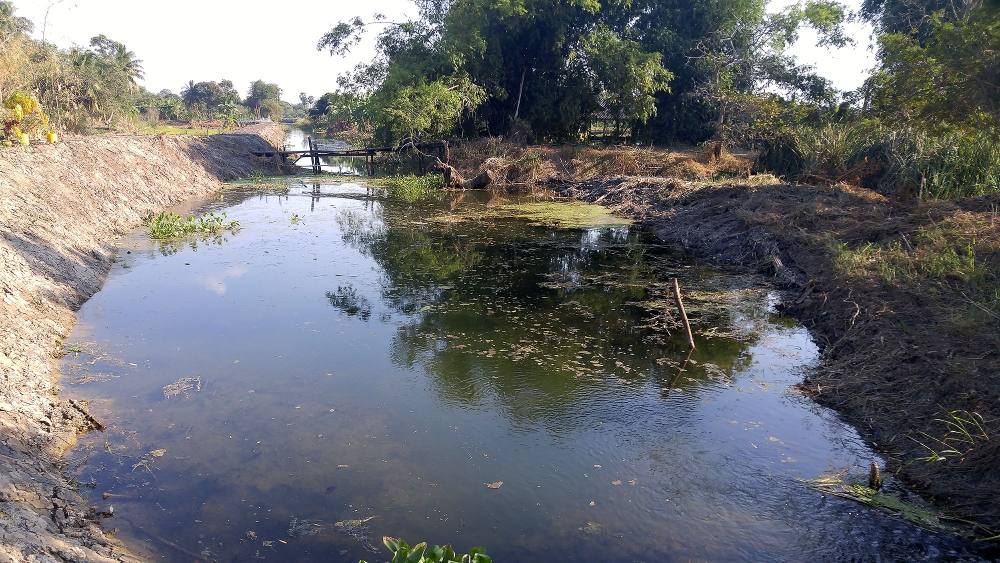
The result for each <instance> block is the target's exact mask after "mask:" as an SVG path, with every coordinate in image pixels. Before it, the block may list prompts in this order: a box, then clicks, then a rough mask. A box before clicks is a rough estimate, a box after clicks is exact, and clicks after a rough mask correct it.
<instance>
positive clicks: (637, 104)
mask: <svg viewBox="0 0 1000 563" xmlns="http://www.w3.org/2000/svg"><path fill="white" fill-rule="evenodd" d="M583 52H584V53H585V54H586V60H587V67H588V68H589V69H590V70H591V72H592V73H593V74H594V77H595V79H596V80H597V82H598V84H599V89H600V92H601V95H600V98H601V102H602V103H601V105H602V107H603V108H604V109H605V111H606V112H607V113H608V114H609V115H610V117H611V118H612V119H613V120H614V122H615V133H616V135H619V136H620V135H621V133H622V129H623V127H631V124H633V123H645V122H646V121H647V120H648V119H649V118H651V117H653V116H654V115H656V98H655V95H656V94H657V93H658V92H669V91H670V86H669V84H670V79H672V78H673V76H674V75H673V73H671V72H670V71H669V70H667V69H665V68H663V62H662V59H663V57H662V55H660V54H659V53H647V52H646V51H643V50H642V46H641V45H640V44H639V43H638V42H637V41H632V40H628V39H623V38H621V37H620V36H618V35H617V34H616V33H615V32H614V31H612V30H611V29H610V28H608V27H607V26H600V27H598V28H597V29H596V30H595V31H594V32H593V33H591V34H590V35H588V36H586V37H584V39H583Z"/></svg>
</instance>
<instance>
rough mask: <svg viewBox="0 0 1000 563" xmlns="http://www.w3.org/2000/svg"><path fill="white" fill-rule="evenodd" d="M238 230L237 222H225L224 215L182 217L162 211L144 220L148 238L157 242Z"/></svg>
mask: <svg viewBox="0 0 1000 563" xmlns="http://www.w3.org/2000/svg"><path fill="white" fill-rule="evenodd" d="M239 228H240V223H239V221H229V220H227V219H226V214H225V213H222V214H215V213H206V214H204V215H201V216H199V217H182V216H180V215H178V214H177V213H171V212H169V211H163V212H160V213H159V214H157V215H153V216H151V217H149V218H148V219H147V220H146V230H147V232H148V233H149V236H150V238H154V239H157V240H172V239H177V238H182V237H186V236H190V235H219V234H222V233H224V232H226V231H229V232H235V231H236V230H238V229H239Z"/></svg>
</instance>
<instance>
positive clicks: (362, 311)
mask: <svg viewBox="0 0 1000 563" xmlns="http://www.w3.org/2000/svg"><path fill="white" fill-rule="evenodd" d="M326 298H327V300H328V301H330V305H333V306H334V307H336V308H337V309H340V310H341V311H343V312H344V314H346V315H347V316H349V317H359V318H361V320H363V321H367V320H368V319H369V317H371V316H372V304H371V301H369V300H368V298H367V297H365V296H364V295H360V294H359V293H358V290H357V289H355V288H354V286H352V285H349V286H347V287H344V286H342V285H338V286H337V290H336V291H327V292H326Z"/></svg>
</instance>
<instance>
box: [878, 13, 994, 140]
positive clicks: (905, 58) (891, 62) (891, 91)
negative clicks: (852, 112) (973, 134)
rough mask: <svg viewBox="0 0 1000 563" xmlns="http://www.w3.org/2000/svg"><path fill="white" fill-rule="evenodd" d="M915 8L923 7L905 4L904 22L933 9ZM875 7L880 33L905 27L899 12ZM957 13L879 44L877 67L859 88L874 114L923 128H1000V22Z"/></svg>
mask: <svg viewBox="0 0 1000 563" xmlns="http://www.w3.org/2000/svg"><path fill="white" fill-rule="evenodd" d="M916 4H921V5H922V8H921V9H919V10H918V9H917V8H915V7H913V6H912V5H911V4H907V5H906V6H909V7H910V8H911V11H910V12H906V13H907V14H910V15H909V16H907V17H906V19H905V21H910V20H909V19H908V18H910V17H915V16H914V15H913V13H918V14H925V12H926V11H927V10H929V9H930V8H933V7H935V6H936V4H934V3H931V4H930V6H926V5H923V3H919V2H918V3H916ZM880 5H881V6H882V9H883V10H884V12H883V13H878V14H874V16H873V17H874V18H875V19H876V21H878V22H881V23H880V26H881V27H885V28H889V29H899V28H901V27H903V26H902V21H904V16H902V15H900V14H901V13H903V12H902V7H901V6H898V5H897V4H896V3H888V2H887V3H885V4H880ZM866 6H867V4H866ZM962 6H964V7H965V8H966V9H961V10H960V9H956V8H948V9H943V10H938V11H935V12H933V13H931V14H929V15H925V17H921V18H920V19H919V20H918V23H919V25H914V26H912V27H910V28H909V29H906V30H905V31H890V32H887V33H883V34H881V35H880V36H879V37H878V45H879V66H878V67H877V68H876V70H875V72H874V73H873V74H872V76H871V77H870V78H869V79H868V81H867V82H866V83H865V87H864V93H865V97H866V99H867V101H868V103H869V105H870V107H871V110H872V111H873V112H874V113H875V114H877V115H880V116H884V117H888V118H892V119H896V120H902V121H905V122H908V123H916V124H917V125H919V126H920V127H921V128H925V129H939V130H940V129H947V128H950V127H965V128H969V129H976V128H983V127H998V126H1000V81H998V79H997V77H998V76H1000V17H998V14H997V9H996V8H995V7H990V6H988V5H981V6H980V7H978V8H974V9H968V4H964V5H962ZM911 12H912V13H911Z"/></svg>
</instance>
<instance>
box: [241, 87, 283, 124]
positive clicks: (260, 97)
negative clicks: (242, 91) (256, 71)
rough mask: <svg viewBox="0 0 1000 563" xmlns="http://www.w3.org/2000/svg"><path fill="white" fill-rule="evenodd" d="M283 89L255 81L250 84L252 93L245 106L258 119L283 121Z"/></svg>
mask: <svg viewBox="0 0 1000 563" xmlns="http://www.w3.org/2000/svg"><path fill="white" fill-rule="evenodd" d="M280 100H281V88H279V87H278V85H277V84H272V83H270V82H264V81H263V80H255V81H253V83H252V84H250V91H249V92H247V98H246V100H245V101H244V104H245V105H246V106H247V107H248V108H250V111H252V112H253V113H254V114H255V115H257V116H258V117H261V116H264V117H270V118H271V119H274V120H278V119H281V110H282V108H281V101H280Z"/></svg>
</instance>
